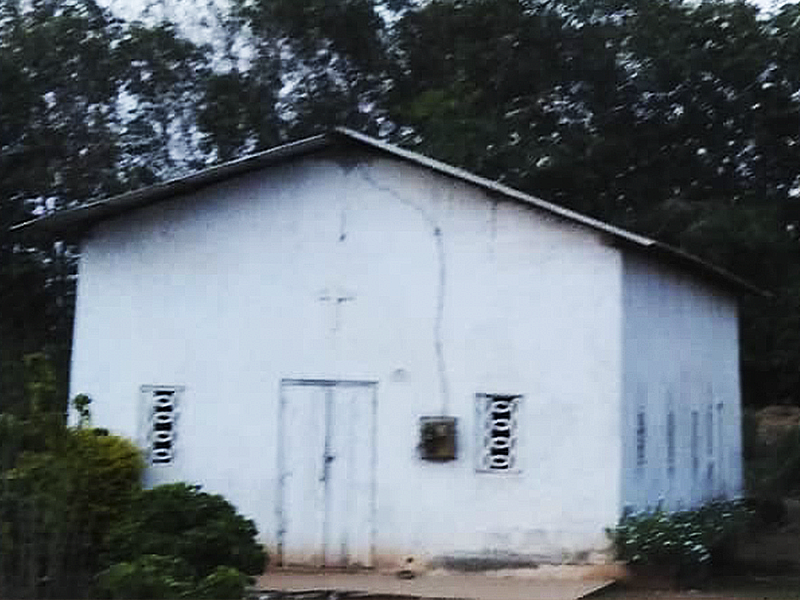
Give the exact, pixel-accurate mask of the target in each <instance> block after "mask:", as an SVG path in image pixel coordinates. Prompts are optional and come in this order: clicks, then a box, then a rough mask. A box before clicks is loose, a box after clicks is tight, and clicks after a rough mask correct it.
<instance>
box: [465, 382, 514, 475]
mask: <svg viewBox="0 0 800 600" xmlns="http://www.w3.org/2000/svg"><path fill="white" fill-rule="evenodd" d="M475 400H476V404H475V407H476V412H477V421H476V422H477V425H478V427H477V433H478V436H477V437H478V440H477V442H478V443H477V446H478V470H479V471H487V472H495V473H496V472H500V473H502V472H509V471H517V470H519V457H518V443H517V436H518V414H519V406H520V403H521V400H522V396H511V395H505V394H476V396H475Z"/></svg>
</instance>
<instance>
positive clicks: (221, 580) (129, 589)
mask: <svg viewBox="0 0 800 600" xmlns="http://www.w3.org/2000/svg"><path fill="white" fill-rule="evenodd" d="M256 533H257V532H256V527H255V525H254V524H253V521H251V520H249V519H246V518H244V517H243V516H241V515H240V514H238V513H237V512H236V509H235V508H234V507H233V505H232V504H231V503H230V502H228V501H227V500H225V498H223V497H222V496H219V495H216V494H208V493H206V492H203V491H201V490H200V487H199V486H195V485H188V484H185V483H174V484H167V485H161V486H158V487H155V488H152V489H149V490H142V491H140V492H139V493H138V494H137V496H136V497H135V498H134V499H133V501H132V502H131V504H130V506H129V508H128V510H127V512H126V514H125V516H124V517H123V518H121V519H120V520H119V521H118V522H117V523H115V525H114V527H113V528H112V529H111V531H110V533H109V536H108V540H107V542H108V543H107V547H108V549H109V550H108V553H107V555H106V561H107V563H106V564H108V565H110V566H108V568H107V569H105V570H104V571H103V572H102V573H101V574H100V576H99V578H98V592H99V594H101V595H105V596H108V597H111V598H143V599H148V598H149V599H165V600H169V599H171V598H179V597H193V598H241V597H242V596H243V595H244V591H245V587H246V586H247V583H248V581H249V577H248V575H256V574H259V573H261V572H262V571H263V570H264V566H265V565H266V554H265V552H264V550H263V549H262V547H261V546H260V545H259V544H258V543H257V542H256Z"/></svg>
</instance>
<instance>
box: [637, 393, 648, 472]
mask: <svg viewBox="0 0 800 600" xmlns="http://www.w3.org/2000/svg"><path fill="white" fill-rule="evenodd" d="M646 465H647V420H646V418H645V412H644V409H643V408H641V409H639V411H638V412H637V413H636V472H637V474H638V475H639V476H642V475H643V474H644V468H645V466H646Z"/></svg>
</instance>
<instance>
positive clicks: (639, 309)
mask: <svg viewBox="0 0 800 600" xmlns="http://www.w3.org/2000/svg"><path fill="white" fill-rule="evenodd" d="M623 302H624V307H625V308H624V315H625V319H624V324H623V347H624V358H623V370H624V380H623V381H624V384H623V388H624V397H625V400H624V411H623V413H622V429H623V431H624V432H625V436H624V439H625V444H624V453H623V479H622V494H621V496H622V500H623V504H624V505H627V506H629V507H631V508H633V509H646V508H653V507H656V506H658V504H659V503H661V504H662V505H663V507H664V508H669V509H680V508H688V507H691V506H697V505H699V504H702V503H703V502H704V501H707V500H709V499H712V498H719V497H724V498H731V497H738V496H739V495H740V494H741V491H742V456H741V453H742V440H741V406H740V402H741V401H740V389H739V339H738V324H737V306H736V300H735V298H734V297H733V296H731V295H730V294H729V293H727V292H724V291H722V290H719V289H716V288H714V287H711V286H709V285H707V284H704V283H701V282H699V281H698V280H697V279H695V278H691V277H689V276H687V275H686V274H683V273H681V272H679V271H677V270H675V269H672V268H669V267H666V266H663V265H660V264H657V263H654V262H652V261H651V260H646V259H644V258H641V257H639V256H637V255H635V254H632V253H626V254H625V256H624V285H623ZM670 411H672V412H673V414H674V417H673V418H674V448H675V450H674V451H675V455H674V468H673V469H670V468H669V462H670V461H669V451H668V439H667V438H668V426H667V419H668V414H669V412H670ZM693 412H696V414H697V416H696V417H692V413H693ZM709 412H710V413H712V414H713V416H712V417H711V418H710V422H709V416H708V415H709ZM637 413H642V414H643V415H644V420H645V444H644V456H643V458H644V462H642V461H641V457H639V460H638V461H637V427H638V426H639V424H638V423H637ZM693 419H696V420H697V439H696V442H695V444H696V446H695V448H696V450H693V441H692V438H693V433H692V430H693V424H692V421H693ZM709 425H710V426H711V427H710V428H711V439H710V440H709V432H708V430H709ZM639 452H641V450H639Z"/></svg>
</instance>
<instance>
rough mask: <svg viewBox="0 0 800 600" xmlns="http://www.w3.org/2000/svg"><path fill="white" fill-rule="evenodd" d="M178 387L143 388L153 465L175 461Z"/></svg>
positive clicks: (148, 452)
mask: <svg viewBox="0 0 800 600" xmlns="http://www.w3.org/2000/svg"><path fill="white" fill-rule="evenodd" d="M181 391H182V388H181V387H178V386H142V395H143V396H144V403H145V407H146V414H147V460H148V463H150V464H151V465H168V464H171V463H172V462H173V461H174V460H175V440H176V437H177V432H178V431H177V429H178V428H177V425H178V404H179V400H180V395H181Z"/></svg>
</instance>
